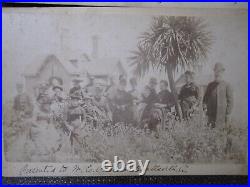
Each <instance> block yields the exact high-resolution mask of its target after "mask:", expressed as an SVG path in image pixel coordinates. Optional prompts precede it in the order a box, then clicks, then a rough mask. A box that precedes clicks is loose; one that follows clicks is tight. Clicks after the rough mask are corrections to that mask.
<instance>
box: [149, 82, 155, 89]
mask: <svg viewBox="0 0 250 187" xmlns="http://www.w3.org/2000/svg"><path fill="white" fill-rule="evenodd" d="M149 86H150V88H152V89H156V86H157V83H154V82H149Z"/></svg>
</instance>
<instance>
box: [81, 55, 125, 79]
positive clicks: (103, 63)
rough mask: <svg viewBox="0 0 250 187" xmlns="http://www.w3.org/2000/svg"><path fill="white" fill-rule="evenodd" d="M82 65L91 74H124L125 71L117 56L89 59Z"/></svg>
mask: <svg viewBox="0 0 250 187" xmlns="http://www.w3.org/2000/svg"><path fill="white" fill-rule="evenodd" d="M82 66H83V67H84V68H85V69H86V71H87V72H88V73H89V74H91V75H107V74H109V75H113V74H114V73H119V74H126V71H125V69H124V67H123V65H122V63H121V61H120V60H119V59H118V58H112V57H109V58H107V57H104V58H98V59H91V60H90V61H88V62H87V61H86V62H84V63H82Z"/></svg>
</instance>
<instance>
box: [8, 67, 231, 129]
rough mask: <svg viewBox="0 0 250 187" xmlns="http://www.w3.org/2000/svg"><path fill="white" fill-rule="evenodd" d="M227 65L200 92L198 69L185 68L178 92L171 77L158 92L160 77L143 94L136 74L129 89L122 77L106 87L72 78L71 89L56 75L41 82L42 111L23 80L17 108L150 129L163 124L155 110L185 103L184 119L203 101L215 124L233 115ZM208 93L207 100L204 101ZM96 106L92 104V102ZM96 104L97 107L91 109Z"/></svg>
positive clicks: (23, 111) (26, 113)
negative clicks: (170, 82)
mask: <svg viewBox="0 0 250 187" xmlns="http://www.w3.org/2000/svg"><path fill="white" fill-rule="evenodd" d="M224 71H225V68H224V66H223V64H221V63H216V65H215V67H214V76H215V80H214V81H212V82H211V83H210V84H209V85H208V86H207V89H206V91H205V94H204V96H202V95H201V91H200V87H199V86H198V85H197V84H196V83H195V80H194V73H193V72H191V71H186V72H185V84H184V85H183V86H182V87H181V89H180V91H179V94H178V96H177V97H175V96H174V95H173V94H172V93H171V91H170V90H169V88H168V82H167V81H166V80H161V81H160V83H159V90H160V91H159V92H158V93H157V91H156V90H157V86H158V83H157V79H156V78H151V79H150V80H149V82H148V84H147V85H146V86H145V87H144V89H143V91H142V93H140V92H139V90H138V87H137V79H136V78H131V79H129V83H130V88H131V89H127V87H128V86H127V77H126V76H124V75H120V76H119V80H118V83H117V84H115V83H114V81H111V83H112V84H110V85H108V86H106V87H104V86H100V85H97V84H95V83H94V81H93V80H92V81H90V83H89V84H87V85H85V86H84V87H82V86H81V82H82V80H80V79H75V80H73V83H74V84H73V87H72V88H71V89H70V90H69V93H68V94H66V93H65V92H64V89H63V82H62V81H61V80H60V79H58V78H57V77H54V78H52V79H50V81H49V84H44V85H41V86H40V87H39V90H38V95H37V98H36V103H38V105H39V106H40V107H39V110H36V108H34V106H35V105H34V104H33V103H32V102H31V99H30V98H29V96H28V95H27V94H25V93H24V92H23V85H21V84H18V85H17V91H18V95H17V96H16V97H15V99H14V107H13V108H14V110H15V111H17V113H19V114H20V113H21V114H22V115H23V116H24V117H25V116H26V117H31V116H32V113H34V111H39V112H47V113H50V114H51V113H53V115H54V116H58V115H60V118H58V119H61V120H64V121H66V122H68V123H70V122H72V121H74V120H75V119H80V120H81V121H83V120H84V119H85V120H86V116H87V114H89V115H88V116H92V117H93V115H94V114H91V112H92V113H95V114H96V113H97V114H98V115H99V117H101V118H102V119H105V121H110V122H111V123H113V124H115V123H119V122H124V123H126V124H133V125H138V124H142V123H143V124H147V125H148V126H149V127H150V129H151V130H153V129H154V128H155V126H156V125H157V124H158V123H159V120H162V119H159V117H157V116H155V115H154V112H153V109H155V108H161V109H164V111H165V112H166V111H167V112H171V111H174V109H175V108H176V107H178V105H179V106H180V108H181V113H182V118H183V119H184V120H188V119H189V118H190V117H191V115H192V113H193V112H194V111H197V110H199V109H200V108H199V107H200V106H201V104H202V103H203V109H204V111H206V114H207V116H208V124H209V125H210V126H211V127H215V126H216V123H221V122H225V121H226V120H227V119H229V116H230V113H231V110H232V103H233V97H232V90H231V87H230V86H229V84H228V83H226V82H225V81H224V80H223V72H224ZM202 98H203V101H202ZM90 105H91V106H92V107H89V106H90ZM93 107H94V108H95V111H90V109H92V108H93Z"/></svg>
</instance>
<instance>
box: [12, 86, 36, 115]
mask: <svg viewBox="0 0 250 187" xmlns="http://www.w3.org/2000/svg"><path fill="white" fill-rule="evenodd" d="M16 90H17V96H16V97H15V99H14V106H13V109H14V111H15V112H16V114H17V115H18V116H20V117H32V112H33V105H32V103H31V99H30V97H29V96H28V94H26V93H24V91H23V84H21V83H18V84H17V85H16Z"/></svg>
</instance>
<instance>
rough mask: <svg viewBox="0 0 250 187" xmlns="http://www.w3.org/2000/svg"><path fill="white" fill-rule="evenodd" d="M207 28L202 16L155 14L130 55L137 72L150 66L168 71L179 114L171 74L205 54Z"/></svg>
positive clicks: (194, 63)
mask: <svg viewBox="0 0 250 187" xmlns="http://www.w3.org/2000/svg"><path fill="white" fill-rule="evenodd" d="M206 28H207V25H206V24H205V23H204V21H203V20H202V19H201V18H196V17H174V16H160V17H154V18H153V23H152V26H151V28H150V30H149V31H148V32H145V33H143V34H142V35H141V37H140V41H139V43H138V50H137V51H133V56H132V57H131V58H130V60H131V61H132V63H131V66H135V69H134V73H135V74H136V75H138V76H144V75H145V73H146V72H147V71H148V70H149V68H150V67H152V68H153V69H158V70H164V71H165V72H166V73H167V75H168V80H169V84H170V89H171V91H172V93H173V94H174V98H175V104H176V110H177V113H178V114H179V115H180V110H179V107H178V98H177V91H176V87H175V84H174V74H175V72H178V71H179V70H186V69H190V68H194V67H196V66H197V65H200V62H202V61H200V59H201V58H206V56H207V53H208V51H209V48H210V46H211V34H210V32H207V31H206Z"/></svg>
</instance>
